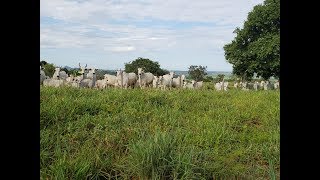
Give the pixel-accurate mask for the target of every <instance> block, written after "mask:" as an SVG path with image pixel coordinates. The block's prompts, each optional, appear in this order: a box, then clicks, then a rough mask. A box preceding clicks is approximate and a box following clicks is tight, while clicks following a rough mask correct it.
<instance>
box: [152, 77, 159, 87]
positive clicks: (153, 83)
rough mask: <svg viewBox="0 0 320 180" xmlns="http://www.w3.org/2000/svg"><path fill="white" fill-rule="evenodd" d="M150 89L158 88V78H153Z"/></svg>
mask: <svg viewBox="0 0 320 180" xmlns="http://www.w3.org/2000/svg"><path fill="white" fill-rule="evenodd" d="M152 87H153V88H158V87H159V77H157V76H154V77H153V80H152Z"/></svg>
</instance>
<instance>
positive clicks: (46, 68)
mask: <svg viewBox="0 0 320 180" xmlns="http://www.w3.org/2000/svg"><path fill="white" fill-rule="evenodd" d="M42 67H44V70H43V71H44V73H45V74H46V76H49V77H52V76H53V73H54V71H55V66H54V64H51V63H46V64H45V65H43V66H42Z"/></svg>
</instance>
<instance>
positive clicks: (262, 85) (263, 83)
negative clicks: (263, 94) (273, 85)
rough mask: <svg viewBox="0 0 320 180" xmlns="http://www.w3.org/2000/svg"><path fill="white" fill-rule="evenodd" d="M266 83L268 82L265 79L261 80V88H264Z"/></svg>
mask: <svg viewBox="0 0 320 180" xmlns="http://www.w3.org/2000/svg"><path fill="white" fill-rule="evenodd" d="M265 84H266V82H265V81H261V82H260V88H261V89H264V85H265Z"/></svg>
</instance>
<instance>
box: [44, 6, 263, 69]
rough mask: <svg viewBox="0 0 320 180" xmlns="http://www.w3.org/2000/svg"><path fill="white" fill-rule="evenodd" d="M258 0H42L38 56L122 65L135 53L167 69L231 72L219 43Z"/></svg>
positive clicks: (59, 62)
mask: <svg viewBox="0 0 320 180" xmlns="http://www.w3.org/2000/svg"><path fill="white" fill-rule="evenodd" d="M262 3H263V0H197V1H195V0H41V2H40V60H45V61H47V62H49V63H53V64H55V65H56V66H70V67H77V66H78V64H79V62H80V63H81V64H88V67H95V68H97V69H108V70H111V69H113V70H115V69H120V68H122V69H124V64H125V63H128V62H130V61H133V60H135V59H137V58H138V57H142V58H148V59H151V60H153V61H157V62H158V63H159V64H160V67H161V68H164V69H167V70H182V71H185V70H188V67H189V66H190V65H202V66H207V70H208V71H232V65H231V64H229V63H227V62H226V59H225V57H224V50H223V46H224V45H225V44H228V43H230V42H231V41H232V40H233V39H234V37H235V35H236V34H234V33H233V31H234V30H235V29H236V27H242V26H243V23H244V21H245V20H246V19H247V15H248V13H249V12H250V11H252V9H253V7H254V6H255V5H257V4H262Z"/></svg>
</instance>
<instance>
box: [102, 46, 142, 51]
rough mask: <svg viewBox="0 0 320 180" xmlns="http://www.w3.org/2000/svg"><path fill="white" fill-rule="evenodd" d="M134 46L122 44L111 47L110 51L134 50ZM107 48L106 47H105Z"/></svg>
mask: <svg viewBox="0 0 320 180" xmlns="http://www.w3.org/2000/svg"><path fill="white" fill-rule="evenodd" d="M135 49H136V48H135V47H133V46H122V47H113V48H111V51H113V52H127V51H134V50H135ZM106 50H108V48H107V49H106Z"/></svg>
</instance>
